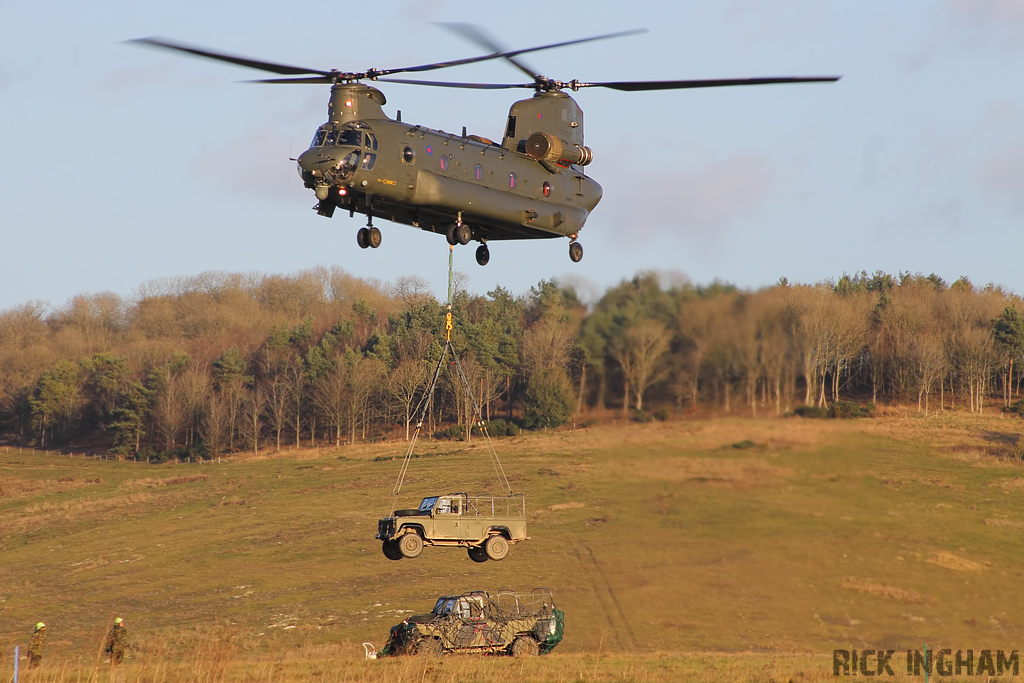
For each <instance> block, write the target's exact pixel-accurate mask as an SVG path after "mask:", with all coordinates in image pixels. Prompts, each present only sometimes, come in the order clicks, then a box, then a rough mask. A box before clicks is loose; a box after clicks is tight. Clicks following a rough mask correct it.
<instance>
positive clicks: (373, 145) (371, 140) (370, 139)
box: [366, 133, 377, 149]
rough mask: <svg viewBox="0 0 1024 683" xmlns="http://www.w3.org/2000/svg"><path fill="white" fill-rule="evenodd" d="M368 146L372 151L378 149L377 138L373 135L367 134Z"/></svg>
mask: <svg viewBox="0 0 1024 683" xmlns="http://www.w3.org/2000/svg"><path fill="white" fill-rule="evenodd" d="M366 146H367V147H369V148H370V149H377V136H376V135H374V134H373V133H367V134H366Z"/></svg>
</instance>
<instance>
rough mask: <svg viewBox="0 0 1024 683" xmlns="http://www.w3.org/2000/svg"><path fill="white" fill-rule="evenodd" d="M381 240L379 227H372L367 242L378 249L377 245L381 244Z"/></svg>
mask: <svg viewBox="0 0 1024 683" xmlns="http://www.w3.org/2000/svg"><path fill="white" fill-rule="evenodd" d="M364 229H365V228H364ZM380 241H381V236H380V230H378V229H377V228H370V234H369V237H368V239H367V244H369V245H370V246H371V247H373V248H374V249H376V248H377V247H379V246H380Z"/></svg>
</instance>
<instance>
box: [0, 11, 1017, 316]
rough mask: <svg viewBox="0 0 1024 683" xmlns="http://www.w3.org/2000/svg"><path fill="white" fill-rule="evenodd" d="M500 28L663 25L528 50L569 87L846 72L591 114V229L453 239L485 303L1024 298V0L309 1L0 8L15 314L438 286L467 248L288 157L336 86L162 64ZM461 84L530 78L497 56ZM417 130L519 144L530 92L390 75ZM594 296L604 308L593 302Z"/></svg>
mask: <svg viewBox="0 0 1024 683" xmlns="http://www.w3.org/2000/svg"><path fill="white" fill-rule="evenodd" d="M448 21H462V22H472V23H476V24H479V25H481V26H482V27H484V28H486V29H487V30H489V31H490V32H491V33H492V34H494V35H495V36H496V37H498V38H499V39H500V40H501V42H502V43H504V44H506V45H508V46H509V47H510V48H518V47H529V46H534V45H540V44H546V43H551V42H557V41H561V40H568V39H573V38H580V37H585V36H590V35H596V34H602V33H608V32H612V31H617V30H622V29H628V28H646V29H649V31H650V32H649V33H647V34H645V35H641V36H633V37H626V38H621V39H617V40H610V41H603V42H598V43H593V44H585V45H578V46H573V47H569V48H562V49H555V50H550V51H546V52H539V53H536V54H531V55H527V56H524V57H523V60H524V61H526V62H527V63H528V64H529V65H531V66H532V67H534V68H535V69H537V70H538V71H540V72H541V73H543V74H545V75H547V76H550V77H553V78H558V79H561V80H570V79H572V78H578V79H580V80H591V81H602V80H607V81H610V80H626V79H651V80H662V79H680V78H718V77H737V78H739V77H752V76H789V75H833V74H835V75H842V76H843V79H842V80H841V81H839V82H838V83H835V84H825V85H817V84H816V85H793V86H763V87H748V88H729V89H714V90H688V91H675V92H652V93H622V92H616V91H611V90H603V89H598V88H593V89H589V90H583V91H580V92H579V93H577V94H575V95H574V97H575V98H576V100H577V101H578V102H579V104H580V106H581V107H582V109H583V111H584V114H585V126H586V128H585V130H586V142H587V144H588V146H590V147H591V148H592V149H593V150H594V153H595V161H594V163H593V164H592V165H591V166H589V167H588V171H589V172H590V174H591V175H592V176H593V177H594V178H595V179H596V180H597V181H598V182H600V183H601V185H602V186H603V188H604V199H603V200H602V202H601V204H600V205H599V206H598V207H597V209H596V210H595V211H594V213H593V214H592V215H591V217H590V219H589V221H588V222H587V225H586V227H585V228H584V230H583V232H582V233H581V236H580V241H581V242H582V243H583V244H584V246H585V249H586V253H585V257H584V259H583V261H582V262H581V263H579V264H573V263H571V262H570V261H569V259H568V255H567V241H566V240H551V241H537V242H509V243H493V244H492V248H491V262H490V264H489V265H488V266H487V267H486V268H481V267H479V266H477V265H476V263H475V261H474V259H473V250H472V249H471V248H468V247H467V248H463V249H461V250H459V249H457V250H456V268H457V269H458V270H460V271H462V272H464V273H466V274H467V275H468V276H469V285H468V286H469V288H470V289H471V290H474V291H477V292H485V291H487V290H489V289H491V288H493V287H494V286H495V285H496V284H501V285H503V286H505V287H507V288H509V289H511V290H512V291H514V292H517V293H521V292H525V291H527V290H528V289H529V287H530V285H532V284H535V283H536V282H537V281H539V280H541V279H544V278H551V277H557V278H559V279H562V280H563V281H567V282H572V283H575V284H578V285H579V286H580V287H581V289H582V290H583V291H584V293H588V292H589V293H597V292H600V291H603V289H604V288H606V287H608V286H610V285H614V284H616V283H617V282H618V281H620V280H621V279H623V278H628V277H631V276H632V275H634V274H635V273H637V272H638V271H645V270H655V271H661V272H664V273H666V275H667V276H669V277H671V278H672V279H675V280H678V279H680V278H683V277H686V278H689V279H690V280H691V281H693V282H695V283H706V282H710V281H711V280H713V279H716V278H718V279H721V280H725V281H728V282H733V283H736V284H738V285H740V286H742V287H751V288H756V287H761V286H766V285H770V284H772V283H774V282H776V281H777V280H778V279H779V278H780V277H782V276H785V277H788V278H789V279H790V280H791V281H800V282H814V281H818V280H822V279H824V278H828V277H837V276H839V275H841V274H842V273H843V272H855V271H860V270H861V269H865V270H868V271H874V270H884V271H887V272H897V271H900V270H906V271H912V272H916V271H923V272H925V273H929V272H936V273H938V274H939V275H941V276H942V277H945V278H946V279H947V280H949V281H952V280H954V279H956V278H957V277H959V276H961V275H966V276H968V277H970V278H971V279H972V281H974V282H975V283H977V284H983V283H986V282H994V283H996V284H999V285H1002V286H1003V287H1005V288H1007V289H1009V290H1012V291H1015V292H1024V270H1022V269H1021V268H1020V267H1019V265H1018V263H1019V261H1020V254H1021V253H1024V230H1022V218H1024V127H1022V125H1021V124H1022V119H1024V89H1022V88H1021V87H1020V77H1021V73H1022V71H1024V43H1022V42H1021V41H1020V36H1021V35H1022V33H1024V4H1021V3H1020V2H1019V1H1018V0H989V1H985V0H928V1H922V0H901V1H900V2H898V3H894V2H891V1H890V2H882V1H879V0H831V1H828V2H823V1H821V0H818V1H814V2H812V1H810V0H778V1H775V2H771V1H766V0H757V1H754V0H715V1H714V2H712V1H703V2H693V1H685V0H679V1H676V2H671V3H669V2H634V3H621V2H610V1H605V0H596V1H595V0H592V1H589V2H584V3H580V2H573V3H569V2H559V1H557V0H548V1H547V2H536V1H533V0H519V1H517V2H515V3H480V2H461V1H454V0H452V1H446V0H427V1H425V2H380V3H376V4H373V5H368V6H366V5H364V6H359V5H351V4H340V5H337V4H335V5H324V6H320V7H317V6H300V5H296V4H294V3H273V2H267V1H263V0H255V1H252V0H247V1H246V2H241V1H235V0H231V1H223V2H217V1H216V0H214V1H212V2H210V1H203V2H198V1H195V0H181V1H180V2H177V3H152V2H140V1H139V0H132V1H130V2H129V1H128V0H107V1H103V0H101V1H100V2H99V3H93V4H91V5H89V4H84V3H80V2H70V1H67V2H65V1H50V0H41V1H40V2H33V3H28V2H18V3H14V2H11V1H10V0H0V160H2V163H0V234H2V236H3V248H2V253H3V258H2V260H0V310H3V309H7V308H10V307H13V306H16V305H18V304H20V303H23V302H26V301H30V300H42V301H46V302H49V303H50V304H51V305H53V306H60V305H62V304H63V303H64V302H65V301H66V300H67V299H68V298H70V297H72V296H74V295H76V294H88V293H97V292H102V291H113V292H116V293H117V294H120V295H122V296H125V297H131V296H132V295H133V294H134V293H135V292H136V290H137V288H138V286H139V285H140V284H142V283H144V282H146V281H148V280H151V279H155V278H164V277H176V276H188V275H194V274H198V273H201V272H203V271H209V270H220V271H233V272H234V271H237V272H250V271H259V272H267V273H285V274H287V273H294V272H297V271H299V270H302V269H304V268H309V267H313V266H318V265H325V266H332V265H338V266H341V267H342V268H344V269H346V270H347V271H349V272H350V273H352V274H353V275H356V276H360V277H373V278H378V279H380V280H382V281H386V282H387V281H394V280H395V279H396V278H397V277H399V276H402V275H411V274H415V275H419V276H421V277H423V278H425V279H426V280H428V281H429V282H430V283H431V285H432V286H433V287H434V289H435V291H436V292H437V293H438V294H439V295H440V294H443V290H444V286H445V282H446V270H445V269H446V259H447V244H446V243H445V241H444V239H443V238H442V237H440V236H438V235H431V234H427V233H423V232H421V231H418V230H414V229H412V228H408V227H405V226H400V225H394V224H390V223H386V222H380V221H378V223H377V224H378V226H379V227H380V228H381V230H382V232H383V234H384V243H383V246H382V247H381V248H380V249H377V250H366V251H363V250H361V249H359V248H358V246H357V245H356V240H355V232H356V230H357V229H358V228H359V227H361V226H362V224H363V223H364V222H365V219H364V218H362V217H360V216H356V217H355V218H353V219H349V218H348V217H347V214H343V213H342V212H339V213H338V214H336V216H335V218H333V219H325V218H322V217H320V216H317V215H316V214H315V213H314V212H313V211H312V210H311V207H312V206H313V204H315V198H314V197H313V195H312V192H310V191H309V190H306V189H304V188H303V187H302V184H301V182H300V180H299V178H298V176H297V174H296V172H295V168H294V164H293V163H292V162H290V161H289V160H288V158H289V157H294V156H297V154H298V153H299V152H301V151H302V150H303V149H304V148H305V147H306V145H307V144H308V142H309V140H310V138H311V135H312V132H313V131H314V130H315V129H316V127H317V126H318V125H319V124H320V123H321V122H323V120H325V118H326V105H327V98H328V87H327V86H312V85H309V86H268V85H251V84H242V83H239V82H238V81H242V80H246V79H250V78H260V77H262V74H261V73H260V72H256V71H251V70H248V69H243V68H239V67H234V66H230V65H226V64H218V63H215V62H206V61H203V60H198V59H189V58H185V57H179V56H176V55H174V54H172V53H166V52H162V51H156V50H146V49H140V48H137V47H133V46H128V45H125V44H123V42H122V41H125V40H128V39H132V38H138V37H143V36H152V35H157V36H163V37H166V38H170V39H174V40H179V41H183V42H188V43H193V44H198V45H203V46H208V47H210V48H213V49H216V50H222V51H225V52H232V53H237V54H242V55H246V56H252V57H255V58H259V59H265V60H268V61H277V62H281V63H286V64H296V65H300V66H308V67H313V68H337V69H348V70H363V69H367V68H370V67H377V68H385V67H397V66H408V65H412V64H421V63H425V62H433V61H440V60H446V59H455V58H462V57H469V56H474V55H476V54H479V53H480V50H479V49H478V48H477V47H475V46H474V45H471V44H469V43H467V42H465V41H463V40H462V39H460V38H458V37H456V36H454V35H452V34H450V33H448V32H446V31H444V30H443V29H441V28H439V27H437V26H435V25H434V22H448ZM433 76H436V77H437V78H438V79H440V80H473V81H477V80H488V81H495V82H520V81H521V79H522V75H521V74H520V72H519V71H517V70H516V69H514V68H513V67H511V66H510V65H507V64H505V63H502V62H499V61H493V62H487V63H483V64H478V65H473V66H467V67H459V68H455V69H450V70H447V71H442V72H434V74H433ZM380 87H381V89H382V90H383V91H384V92H385V94H386V96H387V98H388V105H387V106H386V107H385V111H386V112H387V113H388V114H390V115H392V116H393V115H394V114H395V111H396V110H397V109H401V111H402V118H403V120H404V121H407V122H414V123H421V124H424V125H427V126H429V127H432V128H442V129H445V130H450V131H459V130H461V127H462V126H466V127H467V128H468V129H469V131H470V132H472V133H476V134H479V135H483V136H486V137H492V138H500V136H501V132H502V130H503V125H504V120H505V116H506V114H507V112H508V108H509V106H510V105H511V104H512V102H513V101H514V100H515V99H517V97H518V96H520V95H521V96H526V95H528V94H529V91H522V93H520V92H519V91H494V92H482V91H481V92H476V91H462V90H449V89H441V88H423V87H417V86H410V85H396V84H386V85H385V84H381V86H380ZM591 295H592V294H591Z"/></svg>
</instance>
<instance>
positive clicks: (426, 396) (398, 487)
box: [388, 245, 512, 517]
mask: <svg viewBox="0 0 1024 683" xmlns="http://www.w3.org/2000/svg"><path fill="white" fill-rule="evenodd" d="M454 250H455V247H454V246H451V245H449V246H448V310H447V312H446V313H445V322H444V329H445V344H444V349H443V350H442V351H441V357H440V358H439V359H438V361H437V367H435V368H434V374H433V375H432V376H431V379H430V384H429V385H427V390H426V391H424V392H423V395H422V396H421V397H420V402H419V403H418V404H417V406H416V414H417V417H416V429H415V430H414V431H413V433H412V437H411V438H410V439H409V448H408V449H407V450H406V452H405V458H404V459H403V460H402V467H401V469H400V470H399V472H398V480H397V481H395V486H394V488H393V489H392V491H391V511H390V512H389V514H388V516H389V517H392V516H394V513H395V504H396V503H397V501H398V494H399V493H401V491H402V484H403V483H404V482H405V475H406V473H407V472H408V471H409V463H410V462H411V460H412V452H413V450H414V449H415V448H416V441H417V439H419V435H420V431H421V430H422V429H423V423H424V420H425V419H426V415H427V410H428V409H429V408H430V405H431V403H432V402H433V400H434V391H435V389H437V381H438V379H439V378H440V376H441V369H442V368H443V367H444V363H445V360H446V359H447V358H448V354H451V357H452V364H454V365H455V369H456V371H457V372H458V375H459V380H460V383H461V384H462V388H463V390H464V391H465V392H466V396H468V397H469V400H470V401H471V402H472V404H473V415H474V423H475V424H473V425H469V426H468V428H469V430H470V434H472V429H473V427H474V426H475V427H479V428H480V432H481V433H482V434H483V435H484V439H485V440H486V441H487V454H488V455H489V456H490V459H491V464H492V465H493V466H494V473H495V475H497V477H498V484H499V485H500V486H501V488H502V492H503V493H506V494H508V495H511V494H512V487H511V486H509V483H508V477H506V476H505V469H504V468H503V467H502V466H501V460H500V459H498V452H497V451H496V450H495V449H494V443H493V442H492V441H491V435H490V433H489V432H488V431H487V423H486V422H485V421H484V418H483V413H482V412H481V411H480V404H479V403H477V400H476V396H474V395H473V389H472V388H471V387H470V386H469V380H467V379H466V373H465V372H464V371H463V370H462V363H460V362H459V355H458V354H457V353H455V347H454V346H453V345H452V329H453V327H454V326H453V325H452V259H453V253H454Z"/></svg>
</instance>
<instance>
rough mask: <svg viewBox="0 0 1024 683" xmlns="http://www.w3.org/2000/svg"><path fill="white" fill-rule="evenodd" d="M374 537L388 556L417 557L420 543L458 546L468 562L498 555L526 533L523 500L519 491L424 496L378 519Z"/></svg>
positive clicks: (483, 560) (397, 558)
mask: <svg viewBox="0 0 1024 683" xmlns="http://www.w3.org/2000/svg"><path fill="white" fill-rule="evenodd" d="M376 538H378V539H379V540H381V541H383V548H382V549H383V551H384V556H385V557H387V558H388V559H389V560H400V559H402V558H403V557H418V556H419V554H420V553H421V552H423V546H425V545H436V546H461V547H464V548H466V549H468V551H469V557H470V559H471V560H473V561H474V562H486V561H487V560H501V559H504V557H505V556H506V555H508V550H509V546H511V545H512V544H514V543H518V542H519V541H524V540H527V539H528V538H529V536H527V535H526V499H525V497H524V496H523V494H521V493H516V494H512V495H510V496H470V495H467V494H465V493H449V494H448V495H446V496H428V497H426V498H424V499H423V501H422V502H421V503H420V506H419V507H418V508H415V509H410V510H396V511H395V512H394V513H393V514H392V516H390V517H385V518H383V519H381V520H380V521H379V522H378V523H377V536H376Z"/></svg>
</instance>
